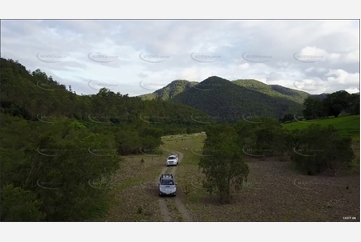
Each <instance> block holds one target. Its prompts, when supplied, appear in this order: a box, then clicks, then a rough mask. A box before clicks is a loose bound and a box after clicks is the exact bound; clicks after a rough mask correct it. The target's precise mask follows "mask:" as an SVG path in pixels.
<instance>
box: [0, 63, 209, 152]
mask: <svg viewBox="0 0 361 242" xmlns="http://www.w3.org/2000/svg"><path fill="white" fill-rule="evenodd" d="M0 67H1V68H0V74H1V82H0V90H1V96H0V112H1V113H6V114H9V115H12V116H20V117H22V118H24V119H25V120H28V121H34V122H39V121H43V120H40V119H47V120H48V121H47V122H51V121H49V120H50V119H57V118H67V119H75V120H78V121H80V122H84V123H87V124H89V123H90V124H93V125H97V124H99V123H107V124H112V125H122V126H125V127H124V129H128V128H129V126H131V125H132V126H134V127H133V128H134V129H135V130H140V129H141V128H142V127H147V128H148V126H149V127H153V128H154V127H156V128H161V129H162V130H163V131H164V132H168V133H177V132H184V131H185V130H186V129H187V128H197V127H198V126H199V127H200V126H201V124H199V123H197V122H195V121H194V120H193V119H192V117H191V115H199V116H203V117H206V116H207V114H206V113H204V112H202V111H199V110H195V109H194V108H191V107H189V106H185V105H181V104H178V103H170V102H166V101H163V100H148V101H144V100H141V99H140V98H139V97H129V96H128V94H125V95H122V94H120V93H114V92H111V91H110V90H107V89H106V88H101V89H100V90H99V92H98V93H97V94H95V95H77V94H76V93H75V92H72V91H69V90H67V89H66V87H65V86H64V85H61V84H60V83H58V82H57V81H55V80H53V78H52V77H51V76H48V75H47V74H46V73H44V72H42V71H41V70H39V69H37V70H35V71H33V72H30V71H28V70H27V69H26V67H25V66H23V65H22V64H20V63H18V62H17V61H13V60H11V59H10V60H6V59H3V58H0ZM186 86H187V85H186ZM172 93H173V92H172ZM172 93H171V94H169V96H173V95H174V94H172ZM129 129H130V128H129ZM181 130H182V131H181ZM188 130H189V129H188ZM138 148H139V146H138Z"/></svg>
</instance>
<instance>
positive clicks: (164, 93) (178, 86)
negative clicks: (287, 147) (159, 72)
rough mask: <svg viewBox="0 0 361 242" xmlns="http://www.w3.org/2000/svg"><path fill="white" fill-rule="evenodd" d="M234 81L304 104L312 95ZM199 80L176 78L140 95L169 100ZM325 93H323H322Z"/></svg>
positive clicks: (243, 85) (259, 83)
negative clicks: (191, 80) (155, 89)
mask: <svg viewBox="0 0 361 242" xmlns="http://www.w3.org/2000/svg"><path fill="white" fill-rule="evenodd" d="M232 83H234V84H236V85H238V86H241V87H245V88H247V89H250V90H254V91H258V92H261V93H264V94H267V95H269V96H271V97H280V98H286V99H288V100H291V101H294V102H297V103H299V104H303V101H304V100H305V99H306V98H307V97H308V96H309V95H310V94H309V93H307V92H303V91H299V90H295V89H291V88H287V87H283V86H280V85H267V84H265V83H263V82H260V81H257V80H254V79H238V80H234V81H232ZM198 84H199V82H189V81H187V80H175V81H173V82H171V83H170V84H168V85H167V86H166V87H163V88H161V89H159V90H157V91H155V92H153V93H149V94H143V95H140V96H139V97H140V98H142V99H143V100H152V99H156V98H161V99H162V100H168V99H170V98H173V97H174V96H176V95H177V94H179V93H181V92H184V91H185V90H188V89H189V88H192V87H194V88H196V85H198ZM320 95H323V94H320Z"/></svg>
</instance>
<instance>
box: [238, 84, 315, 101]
mask: <svg viewBox="0 0 361 242" xmlns="http://www.w3.org/2000/svg"><path fill="white" fill-rule="evenodd" d="M232 82H233V83H235V84H237V85H239V86H242V87H245V88H248V89H252V90H255V91H259V92H262V93H264V94H267V95H269V96H272V97H282V98H287V99H289V100H291V101H295V102H297V103H300V104H302V103H303V101H304V100H305V99H306V98H307V97H308V96H309V95H310V94H308V93H307V92H303V91H298V90H294V89H291V88H287V87H283V86H280V85H267V84H264V83H262V82H260V81H257V80H253V79H241V80H235V81H232Z"/></svg>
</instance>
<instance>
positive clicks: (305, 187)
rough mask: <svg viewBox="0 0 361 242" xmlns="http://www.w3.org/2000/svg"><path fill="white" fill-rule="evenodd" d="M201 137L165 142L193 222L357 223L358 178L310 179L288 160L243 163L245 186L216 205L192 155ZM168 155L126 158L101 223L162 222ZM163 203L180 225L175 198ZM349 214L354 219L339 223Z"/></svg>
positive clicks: (349, 174)
mask: <svg viewBox="0 0 361 242" xmlns="http://www.w3.org/2000/svg"><path fill="white" fill-rule="evenodd" d="M204 139H205V136H204V135H198V136H191V135H183V136H182V135H178V136H173V137H172V136H168V137H164V138H163V142H164V145H163V146H164V147H165V148H167V149H172V150H177V151H179V152H182V153H183V154H184V159H183V161H182V162H181V163H180V165H179V167H178V169H177V172H176V175H175V178H176V180H177V183H178V193H177V197H178V198H179V199H180V200H182V201H183V204H184V205H185V207H186V208H187V210H188V212H189V214H190V215H191V216H192V220H193V221H202V222H203V221H360V217H359V215H360V176H359V174H357V173H356V174H355V173H352V172H346V171H345V172H341V173H340V174H339V176H338V177H329V176H325V175H324V176H312V177H311V176H306V175H303V174H300V173H299V172H298V171H296V170H295V169H294V167H293V165H292V163H291V162H280V161H277V160H272V159H266V160H263V161H261V160H254V159H247V160H246V162H247V164H248V165H249V167H250V175H249V179H248V184H247V185H246V186H245V187H244V188H243V189H242V190H241V191H239V192H237V193H236V194H235V195H234V197H233V201H232V203H231V204H227V205H219V204H218V201H217V198H215V197H210V196H209V195H208V194H207V193H206V192H205V191H204V190H203V188H202V186H201V184H202V183H201V180H202V174H201V173H200V171H199V169H198V161H199V155H197V154H196V153H199V152H194V151H199V150H200V148H201V147H202V142H203V140H204ZM192 147H193V151H192ZM184 148H187V149H184ZM166 155H167V154H166V153H165V154H164V155H162V156H159V157H150V156H146V155H142V156H131V157H124V161H123V162H122V167H121V169H120V170H119V171H118V173H117V174H116V176H114V179H113V183H112V193H113V197H112V200H111V208H110V210H109V214H108V216H107V217H106V218H104V220H103V219H102V220H101V221H105V220H107V221H162V220H163V218H162V216H161V212H160V208H159V204H158V195H157V189H156V186H154V180H155V178H156V177H157V175H159V173H160V171H161V170H162V168H164V165H165V159H166ZM358 155H359V154H358ZM142 158H143V159H144V160H145V162H144V164H142V163H141V162H140V160H141V159H142ZM245 158H246V157H245ZM164 199H165V201H166V204H167V207H168V210H169V212H170V214H171V216H172V218H173V221H182V216H181V214H180V213H179V212H178V211H177V209H176V206H175V202H174V199H173V198H164ZM347 216H351V217H356V219H355V220H346V219H343V217H347Z"/></svg>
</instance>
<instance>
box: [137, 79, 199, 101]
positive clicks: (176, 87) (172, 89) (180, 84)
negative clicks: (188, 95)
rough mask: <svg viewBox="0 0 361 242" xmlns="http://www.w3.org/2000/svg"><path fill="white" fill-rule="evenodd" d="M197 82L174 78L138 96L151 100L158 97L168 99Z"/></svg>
mask: <svg viewBox="0 0 361 242" xmlns="http://www.w3.org/2000/svg"><path fill="white" fill-rule="evenodd" d="M197 84H198V82H189V81H186V80H175V81H172V82H171V83H170V84H168V85H167V86H165V87H163V88H161V89H159V90H157V91H155V92H153V93H149V94H143V95H140V96H139V97H140V98H141V99H143V100H152V99H155V98H160V99H162V100H168V99H170V98H173V97H174V96H176V95H177V94H179V93H181V92H184V91H186V90H188V89H189V88H192V87H193V86H195V85H197Z"/></svg>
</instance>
